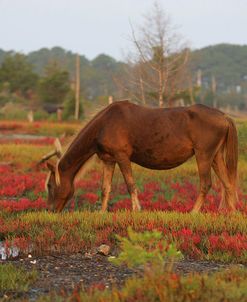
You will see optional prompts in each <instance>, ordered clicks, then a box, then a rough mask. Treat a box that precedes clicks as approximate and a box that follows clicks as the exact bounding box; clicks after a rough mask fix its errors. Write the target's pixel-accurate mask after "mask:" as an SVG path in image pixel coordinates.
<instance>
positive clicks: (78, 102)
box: [75, 54, 80, 120]
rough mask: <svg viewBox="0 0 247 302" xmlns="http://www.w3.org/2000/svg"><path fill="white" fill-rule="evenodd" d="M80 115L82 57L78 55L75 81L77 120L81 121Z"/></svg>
mask: <svg viewBox="0 0 247 302" xmlns="http://www.w3.org/2000/svg"><path fill="white" fill-rule="evenodd" d="M79 113H80V56H79V55H78V54H77V55H76V80H75V119H76V120H78V119H79Z"/></svg>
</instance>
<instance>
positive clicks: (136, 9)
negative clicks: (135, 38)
mask: <svg viewBox="0 0 247 302" xmlns="http://www.w3.org/2000/svg"><path fill="white" fill-rule="evenodd" d="M153 2H154V1H153V0H0V49H4V50H15V51H19V52H23V53H28V52H30V51H34V50H38V49H40V48H42V47H48V48H51V47H54V46H61V47H63V48H65V49H66V50H71V51H73V52H78V53H80V54H82V55H85V56H86V57H87V58H89V59H92V58H94V57H96V56H97V55H99V54H101V53H105V54H108V55H110V56H112V57H114V58H116V59H117V60H121V59H123V57H124V55H125V54H126V52H128V49H129V48H130V47H131V42H130V35H131V28H130V22H131V24H133V25H134V26H137V25H138V24H142V23H143V15H144V14H148V13H149V11H150V9H151V7H152V6H153ZM159 3H160V5H161V6H162V7H163V9H164V10H165V11H166V13H167V14H168V15H169V16H170V17H171V22H172V24H174V25H176V28H177V31H178V32H179V33H180V34H181V35H182V36H183V37H184V39H185V40H186V41H188V43H189V45H190V47H191V48H192V49H196V48H201V47H205V46H208V45H213V44H218V43H232V44H247V30H246V29H247V0H160V1H159Z"/></svg>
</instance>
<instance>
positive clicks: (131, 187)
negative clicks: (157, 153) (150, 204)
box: [118, 156, 141, 211]
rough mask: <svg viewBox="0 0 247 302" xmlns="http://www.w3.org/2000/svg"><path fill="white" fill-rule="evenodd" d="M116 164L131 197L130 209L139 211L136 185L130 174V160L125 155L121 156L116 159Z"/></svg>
mask: <svg viewBox="0 0 247 302" xmlns="http://www.w3.org/2000/svg"><path fill="white" fill-rule="evenodd" d="M118 165H119V168H120V170H121V172H122V174H123V177H124V180H125V183H126V185H127V188H128V191H129V194H130V197H131V202H132V210H133V211H140V210H141V206H140V203H139V200H138V194H137V189H136V185H135V182H134V179H133V175H132V169H131V162H130V160H129V158H128V157H127V156H122V157H120V158H119V160H118Z"/></svg>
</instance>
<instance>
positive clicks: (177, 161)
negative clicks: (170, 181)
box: [131, 148, 194, 170]
mask: <svg viewBox="0 0 247 302" xmlns="http://www.w3.org/2000/svg"><path fill="white" fill-rule="evenodd" d="M193 155H194V151H193V149H191V148H188V149H187V148H180V149H179V150H178V149H177V150H171V151H170V152H168V151H167V152H166V151H164V152H161V151H160V150H152V149H146V150H143V151H142V152H134V153H133V154H132V156H131V161H132V162H135V163H136V164H138V165H140V166H143V167H145V168H149V169H156V170H165V169H172V168H175V167H177V166H179V165H181V164H183V163H184V162H186V161H187V160H188V159H189V158H190V157H192V156H193Z"/></svg>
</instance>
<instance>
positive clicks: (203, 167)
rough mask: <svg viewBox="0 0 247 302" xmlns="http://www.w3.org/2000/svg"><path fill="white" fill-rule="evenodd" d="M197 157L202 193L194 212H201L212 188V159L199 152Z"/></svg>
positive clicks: (196, 153)
mask: <svg viewBox="0 0 247 302" xmlns="http://www.w3.org/2000/svg"><path fill="white" fill-rule="evenodd" d="M195 156H196V161H197V166H198V173H199V177H200V192H199V195H198V197H197V200H196V203H195V205H194V207H193V210H192V212H199V211H200V209H201V207H202V205H203V203H204V201H205V197H206V195H207V193H208V191H209V189H210V188H211V186H212V181H211V165H212V157H211V156H209V155H207V154H205V153H199V152H195Z"/></svg>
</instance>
